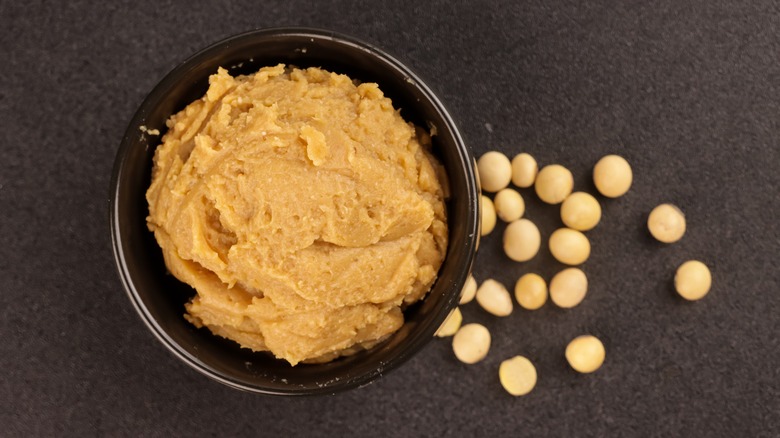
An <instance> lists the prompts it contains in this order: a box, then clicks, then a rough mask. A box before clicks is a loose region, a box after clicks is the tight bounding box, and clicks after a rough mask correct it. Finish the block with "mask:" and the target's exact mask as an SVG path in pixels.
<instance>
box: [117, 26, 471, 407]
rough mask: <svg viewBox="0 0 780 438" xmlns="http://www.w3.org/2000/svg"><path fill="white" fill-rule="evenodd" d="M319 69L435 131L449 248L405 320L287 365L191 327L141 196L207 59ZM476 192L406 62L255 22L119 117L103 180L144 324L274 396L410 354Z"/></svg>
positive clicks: (186, 357) (383, 366)
mask: <svg viewBox="0 0 780 438" xmlns="http://www.w3.org/2000/svg"><path fill="white" fill-rule="evenodd" d="M280 62H281V63H286V64H292V65H295V66H299V67H309V66H314V67H322V68H325V69H327V70H330V71H333V72H337V73H344V74H347V75H349V76H350V77H352V78H353V79H358V80H360V81H363V82H376V83H378V84H379V87H380V89H381V90H383V91H384V93H385V95H386V96H388V97H390V98H391V99H392V101H393V104H394V106H395V107H396V108H401V114H402V115H403V117H404V118H405V119H406V120H408V121H411V122H413V123H415V124H417V125H418V126H423V127H425V126H430V127H432V128H435V130H436V133H437V135H436V136H434V137H433V151H434V154H436V155H437V157H438V158H439V160H440V161H441V162H442V164H443V165H444V166H445V168H446V170H447V174H448V177H449V188H450V193H451V195H450V197H449V199H448V200H447V212H448V221H449V241H450V243H449V248H448V250H447V255H446V258H445V261H444V264H443V265H442V267H441V269H440V271H439V277H438V279H437V280H436V283H435V284H434V285H433V288H432V289H431V291H430V293H429V294H428V296H427V297H426V298H425V299H424V300H423V301H421V302H419V303H417V304H415V305H414V306H411V307H409V308H408V309H406V310H405V312H404V317H405V323H404V325H403V326H402V328H401V329H400V330H399V331H398V332H396V333H395V334H393V335H392V336H391V337H390V338H389V339H388V340H387V341H385V342H383V343H381V344H380V345H377V346H376V347H374V348H372V349H370V350H367V351H364V352H361V353H358V354H355V355H353V356H350V357H343V358H340V359H337V360H334V361H333V362H330V363H325V364H317V365H306V364H302V365H298V366H295V367H291V366H290V365H289V364H288V363H287V362H284V361H281V360H277V359H274V358H273V357H271V356H270V355H268V354H266V353H256V352H252V351H250V350H247V349H242V348H240V347H239V346H238V344H235V343H233V342H232V341H229V340H225V339H222V338H220V337H218V336H215V335H213V334H211V332H209V331H208V330H207V329H196V328H195V327H194V326H193V325H192V324H190V323H189V322H187V321H186V320H185V319H184V317H183V314H184V312H185V310H184V303H186V302H188V301H189V300H190V298H191V297H192V296H193V295H194V293H195V292H194V290H193V289H192V288H190V287H189V286H188V285H186V284H183V283H181V282H179V281H178V280H177V279H176V278H174V277H173V276H172V275H170V274H168V273H167V270H166V268H165V264H164V263H163V259H162V253H161V251H160V249H159V247H158V246H157V243H156V241H155V240H154V236H153V235H152V233H150V232H149V231H148V229H147V228H146V216H147V215H148V206H147V203H146V199H145V198H144V195H145V192H146V190H147V188H148V187H149V184H150V181H151V169H152V157H153V155H154V150H155V148H156V146H157V145H158V143H159V142H160V136H153V135H149V134H147V133H145V132H144V131H145V130H147V129H148V130H154V129H157V130H159V131H160V134H161V135H162V134H164V132H165V129H166V127H165V121H166V119H168V117H169V116H170V115H171V114H174V113H176V112H177V111H179V110H181V109H182V108H184V107H185V106H186V105H187V104H189V103H190V102H192V101H194V100H196V99H198V98H200V97H201V96H203V94H204V93H205V92H206V89H207V88H208V78H209V75H211V74H213V73H215V72H216V71H217V68H218V67H220V66H221V67H225V68H228V69H229V70H230V72H231V74H234V75H235V74H242V73H243V74H247V73H253V72H255V71H257V70H258V69H259V68H261V67H264V66H269V65H276V64H277V63H280ZM478 201H479V197H478V186H477V181H476V176H475V171H474V159H473V157H472V155H471V153H470V151H469V149H468V148H467V147H466V146H465V145H464V143H463V140H462V139H461V137H460V134H459V133H458V131H457V129H456V127H455V123H454V122H453V121H452V118H451V117H450V115H449V114H448V113H447V111H446V110H445V108H444V106H443V105H442V103H441V102H440V101H439V99H437V98H436V96H434V94H433V93H432V92H431V90H430V89H429V88H428V87H427V86H426V85H425V84H424V83H423V82H422V81H421V80H420V79H419V78H418V77H417V76H416V75H415V74H413V73H412V72H411V71H410V70H409V69H408V68H407V67H405V66H404V65H403V64H401V63H400V62H399V61H398V60H396V59H395V58H393V57H391V56H389V55H387V54H385V53H384V52H382V51H381V50H379V49H377V48H375V47H373V46H371V45H368V44H366V43H363V42H360V41H357V40H355V39H353V38H348V37H345V36H342V35H337V34H334V33H333V32H328V31H322V30H314V29H301V28H291V29H268V30H258V31H252V32H248V33H244V34H241V35H237V36H234V37H231V38H228V39H226V40H224V41H221V42H219V43H216V44H214V45H212V46H210V47H207V48H206V49H204V50H201V51H200V52H198V53H197V54H195V55H194V56H192V57H191V58H189V59H187V60H186V61H184V62H183V63H182V64H181V65H179V66H178V67H176V68H175V69H174V70H173V71H172V72H170V73H169V74H168V75H167V76H166V77H165V78H164V79H163V80H162V81H161V82H160V83H159V84H158V85H157V87H155V88H154V90H152V92H151V93H150V94H149V95H148V96H147V97H146V99H145V100H144V101H143V103H142V104H141V106H140V108H139V109H138V111H137V112H136V113H135V116H134V117H133V119H132V121H131V122H130V126H128V128H127V131H126V133H125V136H124V138H123V139H122V144H121V146H120V148H119V151H118V152H117V156H116V162H115V165H114V171H113V176H112V179H111V193H110V221H111V237H112V241H113V245H114V255H115V257H116V263H117V268H118V269H119V275H120V277H121V279H122V282H123V283H124V286H125V289H126V290H127V293H128V295H129V296H130V300H131V301H132V303H133V305H134V306H135V308H136V310H137V311H138V313H139V314H140V315H141V318H142V319H143V320H144V322H145V323H146V325H147V326H149V328H150V329H151V331H152V333H154V335H155V336H156V337H157V338H158V339H159V340H160V341H161V342H162V343H163V345H165V346H166V347H167V348H168V349H169V350H170V351H171V352H173V353H174V354H175V355H176V356H177V357H178V358H180V359H181V360H183V361H184V362H186V363H187V364H188V365H190V366H191V367H193V368H195V369H196V370H198V371H200V372H201V373H203V374H205V375H207V376H209V377H211V378H213V379H215V380H217V381H219V382H222V383H224V384H226V385H228V386H231V387H234V388H239V389H244V390H248V391H253V392H260V393H266V394H278V395H298V394H320V393H333V392H335V391H338V390H342V389H347V388H353V387H357V386H361V385H365V384H368V383H369V382H371V381H373V380H374V379H376V378H377V377H379V376H381V375H382V374H384V373H386V372H387V371H389V370H390V369H392V368H395V367H396V366H398V365H399V364H401V363H402V362H404V361H405V360H407V359H409V358H410V357H411V356H412V355H413V354H414V353H416V352H417V351H419V350H420V349H421V348H422V347H423V346H424V345H425V344H426V343H427V342H428V341H429V340H431V338H432V337H433V334H434V332H435V331H436V329H437V328H438V327H439V325H440V324H441V323H442V322H443V321H444V319H445V318H446V316H447V314H448V313H449V312H450V310H451V309H453V308H454V307H455V305H456V304H457V300H458V296H459V292H460V290H461V288H462V287H463V284H464V282H465V280H466V277H467V275H468V274H469V271H470V270H471V264H472V261H473V258H474V253H475V247H476V244H477V239H478V236H479V231H478V227H479V202H478Z"/></svg>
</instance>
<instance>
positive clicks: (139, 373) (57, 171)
mask: <svg viewBox="0 0 780 438" xmlns="http://www.w3.org/2000/svg"><path fill="white" fill-rule="evenodd" d="M187 3H190V2H168V1H155V2H148V1H134V2H93V3H92V4H90V2H87V1H80V0H73V1H69V2H42V1H30V2H10V1H3V2H0V123H1V124H2V125H1V126H0V144H1V145H2V148H3V149H2V158H1V159H0V211H1V212H2V213H0V214H1V215H0V289H1V290H0V309H2V310H0V312H2V318H0V330H1V332H0V333H1V334H2V339H3V341H2V343H0V369H2V370H3V371H4V373H5V374H4V377H3V379H2V381H0V424H2V431H0V435H5V436H22V435H28V434H34V435H71V436H89V435H95V434H99V435H148V436H171V435H183V434H184V433H185V432H187V434H191V435H204V436H230V435H255V436H258V435H259V436H264V435H269V436H270V435H272V434H275V433H278V434H284V435H293V434H295V435H296V436H317V435H319V436H338V435H342V434H344V433H345V432H346V431H349V434H351V435H355V436H369V435H371V436H374V435H380V436H385V435H386V436H441V435H451V436H470V435H486V436H487V435H489V436H493V435H505V434H507V435H508V434H510V433H511V434H512V435H513V436H517V435H520V436H525V435H528V436H543V435H546V436H708V437H709V436H724V437H736V436H766V437H770V436H772V437H776V436H779V435H780V341H778V335H779V334H780V288H779V286H780V284H778V283H780V281H779V280H780V278H779V277H780V274H779V273H778V267H777V264H776V263H777V262H776V257H777V255H778V253H779V252H780V226H778V219H777V217H776V216H777V215H778V214H779V213H780V204H779V203H778V197H779V191H780V189H779V188H778V187H779V186H780V177H778V170H777V167H778V165H780V144H778V140H777V138H778V135H777V133H778V128H780V126H778V124H779V123H780V108H779V107H778V105H779V102H780V62H778V61H780V59H779V58H780V37H779V36H778V32H780V8H779V7H778V6H777V3H775V2H773V1H771V0H762V1H749V2H737V1H735V2H729V1H724V0H721V1H715V2H711V1H678V0H652V1H615V2H609V1H606V0H601V1H588V2H580V1H562V0H543V1H539V0H533V1H517V2H504V3H488V2H468V3H460V2H452V1H432V2H420V1H407V2H373V3H371V4H370V5H369V4H368V2H366V3H362V2H300V1H294V0H285V1H273V2H251V1H245V2H209V3H206V2H204V3H203V4H201V5H197V6H195V7H194V10H190V8H189V7H188V6H187ZM280 25H309V26H318V27H326V28H330V29H333V30H336V31H340V32H344V33H347V34H351V35H353V36H356V37H359V38H362V39H365V40H366V41H369V42H372V43H375V44H378V45H380V46H381V47H383V48H384V49H386V50H387V51H389V52H390V53H392V54H394V55H396V56H398V57H399V58H400V59H402V60H403V61H405V62H407V63H408V64H409V65H410V66H412V68H413V69H414V70H415V71H417V72H418V73H419V74H420V75H421V76H422V78H423V79H425V80H426V81H427V82H428V83H429V84H430V85H431V86H432V88H433V89H434V90H435V91H436V92H437V93H438V94H439V95H440V97H441V98H442V100H443V101H444V102H445V104H446V105H447V106H448V107H449V109H450V110H451V112H452V113H453V115H454V117H455V118H456V119H457V120H458V121H459V123H460V127H461V130H462V134H463V136H464V137H465V139H466V141H467V142H468V144H469V145H470V146H471V147H472V148H473V150H474V151H475V153H476V154H481V153H483V152H485V151H487V150H490V149H500V150H502V151H504V152H506V153H507V154H515V153H518V152H520V151H528V152H530V153H532V154H533V155H535V156H536V157H537V158H538V160H539V161H540V163H542V164H546V163H553V162H557V163H561V164H564V165H566V166H568V167H569V168H570V169H572V171H573V172H574V174H575V176H576V177H575V178H576V188H577V189H583V190H589V191H590V190H592V189H593V187H592V183H590V182H589V173H590V169H591V167H592V166H593V164H594V163H595V162H596V160H597V159H598V158H599V157H601V156H602V155H604V154H606V153H619V154H622V155H624V156H625V157H627V158H628V160H629V161H630V162H631V163H632V164H633V166H634V171H635V182H634V187H633V189H632V191H631V192H630V193H629V194H628V195H627V196H625V197H623V198H621V199H618V200H605V199H603V198H601V200H602V206H603V209H604V218H603V221H602V223H601V224H600V225H599V227H597V228H596V229H595V230H594V231H592V232H590V233H589V236H590V237H591V239H592V242H593V247H594V251H593V255H592V258H591V260H590V261H588V263H587V264H586V266H585V270H586V272H587V273H588V275H589V278H590V281H591V288H590V292H589V295H588V297H587V298H586V300H585V301H584V302H583V304H582V305H581V306H579V307H578V308H575V309H572V310H570V311H562V310H559V309H556V308H554V306H552V305H547V306H545V307H544V308H543V309H542V310H539V311H536V312H527V311H524V310H522V309H516V310H515V312H514V313H513V314H512V315H511V316H510V317H508V318H504V319H501V320H498V319H496V318H492V317H488V315H486V314H485V313H484V312H482V311H481V310H480V309H479V308H477V307H476V304H470V305H468V306H466V308H464V316H465V319H466V320H467V321H479V322H482V323H484V324H486V325H487V326H488V327H489V328H490V329H491V331H492V332H493V336H494V340H493V347H492V350H491V352H490V355H489V356H488V358H487V359H486V360H484V361H483V362H481V363H479V364H476V365H473V366H466V365H463V364H460V363H459V362H457V361H456V360H455V359H454V357H453V355H452V352H451V348H450V342H449V341H448V340H435V341H433V342H431V343H430V345H429V346H428V347H427V348H426V349H425V350H424V351H423V352H421V353H420V354H419V355H417V356H416V357H415V358H414V359H412V360H411V361H410V362H408V363H407V364H405V365H404V366H402V367H401V368H399V369H397V370H395V371H393V372H392V373H390V374H389V375H387V376H386V377H384V378H383V379H381V380H380V381H378V382H376V383H375V384H373V385H370V386H368V387H366V388H362V389H359V390H354V391H351V392H347V393H342V394H338V395H335V396H332V397H325V398H303V399H282V398H268V397H262V396H256V395H251V394H244V393H240V392H237V391H234V390H231V389H228V388H226V387H223V386H221V385H219V384H217V383H214V382H211V381H210V380H208V379H206V378H204V377H202V376H200V375H199V374H197V373H196V372H194V371H192V370H190V369H189V368H188V367H187V366H185V365H184V364H182V363H180V362H179V361H178V360H177V359H175V358H174V357H173V356H172V355H171V354H169V353H168V352H167V351H166V350H165V349H164V348H163V347H162V346H161V345H160V344H159V343H158V342H157V341H156V340H155V339H154V338H153V336H152V335H151V333H150V332H149V331H148V330H147V329H146V327H145V326H144V325H143V324H142V322H141V320H140V318H139V317H138V316H137V315H136V314H135V311H134V310H133V309H132V307H131V306H130V303H129V301H128V299H127V297H126V296H125V293H124V291H123V290H122V287H121V285H120V282H119V280H118V277H117V275H116V273H115V268H114V263H113V258H112V254H111V248H110V240H109V233H108V225H107V193H108V183H109V177H110V172H111V166H112V162H113V158H114V153H115V152H116V150H117V148H118V144H119V141H120V138H121V136H122V134H123V131H124V129H125V126H126V124H127V123H128V121H129V119H130V117H131V116H132V114H133V112H134V110H135V108H136V107H137V105H138V104H139V103H140V102H141V100H142V99H143V97H144V96H145V94H146V93H147V92H148V91H150V90H151V88H152V87H153V86H154V84H155V83H156V82H157V81H159V80H160V79H161V78H162V76H163V75H164V74H165V73H167V72H168V71H169V70H170V69H171V68H173V67H174V66H175V65H176V64H177V63H178V62H180V61H182V60H183V59H184V58H186V57H187V56H189V55H190V54H191V53H193V52H194V51H196V50H198V49H199V48H201V47H203V46H205V45H207V44H210V43H212V42H214V41H216V40H219V39H221V38H223V37H226V36H229V35H231V34H234V33H238V32H242V31H246V30H250V29H253V28H258V27H270V26H280ZM522 193H523V195H524V196H525V198H526V200H527V203H528V214H527V216H528V217H530V218H531V219H533V220H535V221H537V223H539V224H540V228H541V229H542V232H543V235H547V234H548V233H549V232H551V231H552V230H553V229H554V228H556V227H557V226H559V222H558V221H559V219H558V218H557V209H556V208H553V207H549V206H543V205H541V204H540V203H539V202H538V201H536V200H535V198H534V197H533V196H532V194H531V193H530V192H529V191H527V190H524V191H522ZM526 195H527V196H526ZM661 202H674V203H677V204H678V205H680V206H681V207H682V208H683V209H684V211H685V213H686V214H687V218H688V225H689V232H688V233H687V234H686V236H685V238H684V239H683V240H682V241H681V242H679V243H678V244H675V245H671V246H664V245H661V244H658V243H656V242H654V241H653V240H652V239H651V238H650V237H649V235H648V233H647V232H646V230H645V228H644V221H645V218H646V215H647V213H648V212H649V210H650V209H651V208H652V207H653V206H654V205H656V204H658V203H661ZM502 230H503V225H499V227H498V228H497V229H496V231H495V232H494V233H493V234H492V235H491V236H489V237H488V238H487V239H485V240H483V244H482V247H481V250H480V254H479V257H478V261H477V266H476V268H475V275H476V277H477V278H478V279H479V280H482V279H485V278H488V277H495V278H497V279H499V280H501V281H503V282H504V283H505V284H507V285H509V286H510V287H511V286H512V285H513V284H514V282H515V280H516V279H517V278H518V277H519V276H520V275H521V274H522V273H524V272H526V271H532V270H533V271H538V272H540V273H542V274H543V275H544V276H545V277H546V278H549V276H550V275H551V274H553V273H554V272H555V271H556V270H557V269H559V268H560V266H558V265H556V264H555V263H554V262H553V261H552V260H551V257H550V255H549V253H547V252H546V251H545V252H543V253H542V254H541V256H539V257H537V258H536V259H535V260H534V261H533V262H531V263H528V264H526V265H520V264H515V263H511V262H509V261H508V260H507V259H506V258H505V257H504V256H503V255H502V254H501V251H500V236H501V231H502ZM688 258H699V259H701V260H704V261H705V262H707V263H708V264H709V265H710V267H711V268H712V272H713V276H714V281H715V283H714V287H713V289H712V291H711V293H710V295H709V296H708V297H706V299H704V300H703V301H701V302H698V303H693V304H691V303H685V302H682V301H681V300H680V299H677V298H676V297H675V296H674V294H673V292H672V288H671V278H672V276H673V273H674V270H675V268H676V266H677V265H678V264H679V263H681V262H682V261H684V260H686V259H688ZM585 332H590V333H593V334H596V335H597V336H599V337H600V338H601V339H603V341H604V343H605V345H606V348H607V361H606V363H605V365H604V367H603V368H602V369H601V370H599V371H598V372H597V373H595V374H593V375H587V376H583V375H577V374H575V373H574V372H573V371H571V370H570V369H569V368H568V367H567V365H566V363H565V360H564V359H563V350H564V347H565V345H566V343H567V342H568V340H570V339H571V338H572V337H574V336H576V335H579V334H582V333H585ZM515 354H522V355H525V356H528V357H529V358H530V359H531V360H532V361H533V362H534V363H535V364H536V366H537V369H538V371H539V383H538V385H537V387H536V389H535V390H534V391H533V392H532V393H531V394H530V395H529V396H526V397H521V398H512V397H510V396H509V395H508V394H506V393H505V392H504V391H503V389H502V388H501V386H500V385H499V383H498V379H497V367H498V364H499V363H500V362H501V360H503V359H505V358H507V357H509V356H512V355H515Z"/></svg>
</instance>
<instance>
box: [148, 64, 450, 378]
mask: <svg viewBox="0 0 780 438" xmlns="http://www.w3.org/2000/svg"><path fill="white" fill-rule="evenodd" d="M167 124H168V131H167V133H166V134H165V136H164V137H163V142H162V144H161V145H160V146H159V147H158V149H157V150H156V153H155V156H154V169H153V174H152V183H151V186H150V187H149V190H148V192H147V194H146V197H147V201H148V203H149V217H148V219H147V223H148V226H149V229H150V230H152V231H153V232H154V235H155V238H156V239H157V242H158V243H159V245H160V247H161V248H162V251H163V255H164V258H165V263H166V265H167V267H168V269H169V271H170V272H171V273H172V274H173V275H174V276H176V278H178V279H179V280H181V281H183V282H185V283H187V284H189V285H190V286H192V287H193V288H194V289H195V290H196V291H197V293H196V295H195V296H194V298H192V300H191V302H189V303H188V304H187V305H186V311H187V313H186V315H185V317H186V318H187V319H188V320H189V321H190V322H192V323H193V324H194V325H196V326H198V327H202V326H205V327H207V328H208V329H209V330H211V331H212V332H213V333H215V334H217V335H219V336H223V337H225V338H229V339H232V340H234V341H236V342H238V343H239V344H240V345H241V346H243V347H245V348H250V349H252V350H256V351H270V352H271V353H272V354H274V355H275V356H276V357H278V358H282V359H285V360H287V361H289V362H290V364H293V365H295V364H297V363H299V362H301V361H312V362H317V361H327V360H331V359H333V358H335V357H338V356H339V355H344V354H350V353H352V352H355V351H357V350H359V349H361V348H368V347H370V346H372V345H374V344H376V343H377V342H379V341H381V340H382V339H384V338H386V337H387V336H388V335H390V334H391V333H393V332H394V331H396V330H398V329H399V328H400V327H401V325H402V324H403V314H402V312H401V309H402V307H403V306H405V305H407V304H409V303H413V302H415V301H417V300H419V299H421V298H422V297H423V296H424V295H425V294H426V292H427V291H428V290H429V289H430V287H431V285H432V283H433V281H434V279H435V278H436V273H437V272H438V269H439V267H440V266H441V263H442V261H443V258H444V254H445V252H446V246H447V222H446V215H445V206H444V203H443V191H442V184H441V183H440V178H439V176H440V175H443V174H442V173H441V171H440V165H439V164H438V163H437V162H436V161H435V160H434V159H433V158H432V157H431V156H430V155H429V154H428V152H427V150H426V143H428V142H429V137H428V136H427V135H426V134H424V133H422V131H421V130H416V129H415V127H414V126H413V125H411V124H409V123H407V122H405V121H404V120H403V119H402V117H401V115H400V113H399V111H397V110H396V109H394V108H393V105H392V102H391V101H390V100H389V99H388V98H386V97H384V95H383V93H382V92H381V91H380V90H379V88H378V86H377V85H376V84H373V83H363V84H359V85H358V84H356V83H354V82H353V81H352V80H351V79H350V78H349V77H347V76H344V75H339V74H334V73H330V72H327V71H325V70H321V69H318V68H309V69H305V70H301V69H295V68H287V67H285V66H284V65H278V66H275V67H267V68H263V69H261V70H260V71H258V72H257V73H255V74H253V75H248V76H238V77H231V76H230V75H229V74H228V72H227V71H226V70H224V69H219V71H218V72H217V73H216V74H214V75H212V76H211V77H210V80H209V88H208V92H207V93H206V95H205V96H203V98H201V99H199V100H197V101H195V102H193V103H191V104H190V105H189V106H187V107H186V108H185V109H184V110H182V111H181V112H179V113H177V114H175V115H173V116H172V117H171V118H170V119H169V120H168V123H167ZM442 180H443V179H442Z"/></svg>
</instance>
